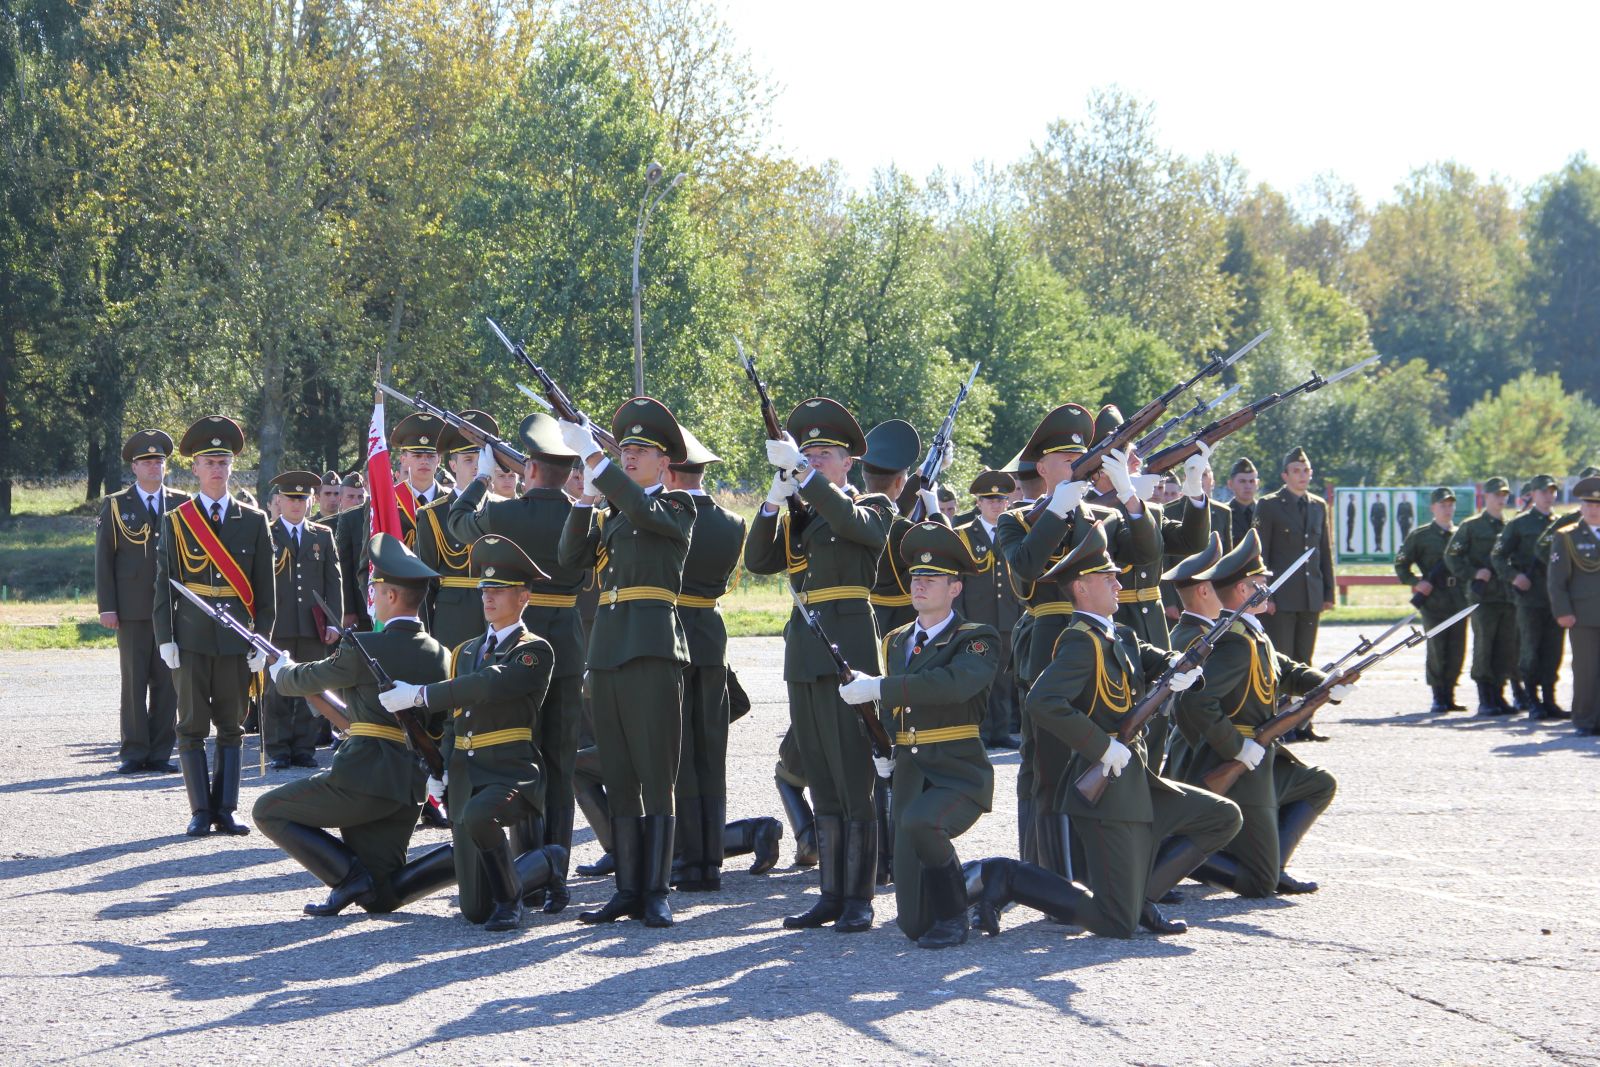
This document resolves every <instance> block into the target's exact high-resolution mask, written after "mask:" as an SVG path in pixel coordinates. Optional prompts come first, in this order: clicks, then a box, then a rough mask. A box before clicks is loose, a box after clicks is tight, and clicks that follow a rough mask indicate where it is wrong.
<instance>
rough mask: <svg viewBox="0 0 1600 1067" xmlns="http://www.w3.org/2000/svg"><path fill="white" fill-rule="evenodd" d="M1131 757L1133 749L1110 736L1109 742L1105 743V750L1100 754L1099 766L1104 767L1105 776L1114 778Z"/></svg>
mask: <svg viewBox="0 0 1600 1067" xmlns="http://www.w3.org/2000/svg"><path fill="white" fill-rule="evenodd" d="M1131 759H1133V750H1132V749H1131V748H1129V747H1128V746H1127V745H1125V744H1123V743H1122V742H1121V741H1118V740H1117V739H1116V738H1115V737H1113V738H1111V743H1110V744H1108V745H1106V750H1105V752H1104V753H1103V754H1102V755H1101V756H1100V766H1102V767H1104V768H1105V772H1106V777H1107V778H1115V777H1116V776H1117V775H1119V774H1121V773H1122V769H1123V768H1124V767H1126V766H1127V765H1128V761H1129V760H1131Z"/></svg>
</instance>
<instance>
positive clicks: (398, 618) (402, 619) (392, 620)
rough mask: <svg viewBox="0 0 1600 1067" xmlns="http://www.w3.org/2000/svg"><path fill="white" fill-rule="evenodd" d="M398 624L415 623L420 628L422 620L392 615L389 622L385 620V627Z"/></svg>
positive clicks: (412, 616)
mask: <svg viewBox="0 0 1600 1067" xmlns="http://www.w3.org/2000/svg"><path fill="white" fill-rule="evenodd" d="M397 622H414V623H416V624H417V625H418V626H421V625H422V620H421V619H419V618H417V617H416V616H415V615H392V616H390V617H389V618H388V619H387V620H385V622H384V625H385V626H392V625H393V624H395V623H397Z"/></svg>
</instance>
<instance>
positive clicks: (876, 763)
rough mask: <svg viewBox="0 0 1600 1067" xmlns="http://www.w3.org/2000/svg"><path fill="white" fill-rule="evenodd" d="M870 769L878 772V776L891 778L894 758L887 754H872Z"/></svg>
mask: <svg viewBox="0 0 1600 1067" xmlns="http://www.w3.org/2000/svg"><path fill="white" fill-rule="evenodd" d="M872 769H873V770H875V771H877V772H878V777H879V778H893V777H894V760H892V759H889V758H888V757H887V756H873V757H872Z"/></svg>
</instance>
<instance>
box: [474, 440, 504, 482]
mask: <svg viewBox="0 0 1600 1067" xmlns="http://www.w3.org/2000/svg"><path fill="white" fill-rule="evenodd" d="M498 466H499V464H497V463H495V461H494V449H492V448H490V447H489V446H488V445H484V446H483V447H482V448H480V449H478V477H480V478H493V477H494V476H495V472H496V469H497V468H498Z"/></svg>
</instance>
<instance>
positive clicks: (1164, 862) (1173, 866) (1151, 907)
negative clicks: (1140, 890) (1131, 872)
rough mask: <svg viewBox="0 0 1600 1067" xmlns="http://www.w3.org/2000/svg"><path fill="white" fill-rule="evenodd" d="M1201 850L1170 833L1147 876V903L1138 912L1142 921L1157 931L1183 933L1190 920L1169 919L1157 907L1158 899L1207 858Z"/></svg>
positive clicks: (1145, 893)
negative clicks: (1170, 835) (1187, 921)
mask: <svg viewBox="0 0 1600 1067" xmlns="http://www.w3.org/2000/svg"><path fill="white" fill-rule="evenodd" d="M1205 858H1206V854H1205V853H1204V852H1201V851H1200V848H1199V846H1197V845H1196V844H1195V843H1194V842H1193V841H1191V840H1189V838H1187V837H1169V838H1167V839H1166V840H1165V841H1163V842H1161V844H1160V846H1159V847H1157V849H1156V858H1155V859H1154V860H1153V861H1152V862H1151V864H1150V877H1149V878H1148V879H1146V880H1145V892H1144V907H1143V908H1142V909H1140V912H1139V925H1140V926H1142V927H1144V928H1145V929H1146V930H1149V931H1150V932H1151V933H1154V934H1181V933H1183V932H1184V931H1185V930H1187V929H1189V924H1188V923H1186V922H1184V921H1183V920H1181V919H1168V918H1166V916H1164V915H1162V914H1161V912H1160V910H1159V909H1158V908H1157V907H1156V901H1158V900H1160V899H1161V898H1162V897H1164V896H1166V895H1167V892H1168V891H1169V890H1171V889H1172V887H1173V886H1175V885H1177V884H1178V883H1179V882H1181V881H1183V879H1184V877H1185V876H1186V875H1187V874H1188V873H1189V872H1190V871H1192V870H1194V869H1195V868H1196V867H1198V866H1200V864H1201V863H1203V862H1204V861H1205Z"/></svg>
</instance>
